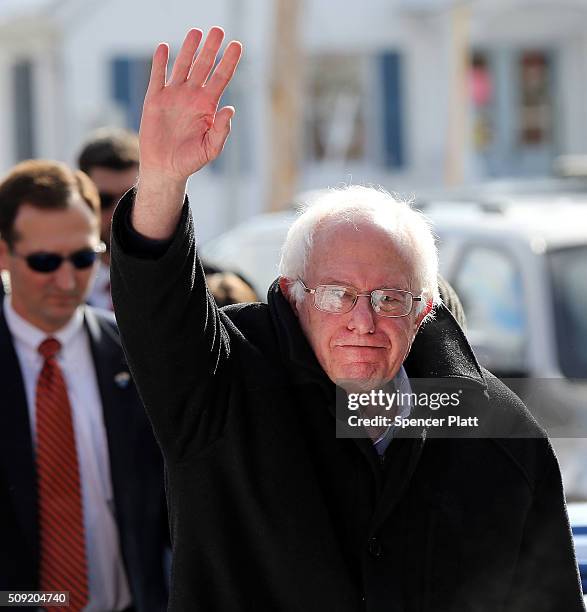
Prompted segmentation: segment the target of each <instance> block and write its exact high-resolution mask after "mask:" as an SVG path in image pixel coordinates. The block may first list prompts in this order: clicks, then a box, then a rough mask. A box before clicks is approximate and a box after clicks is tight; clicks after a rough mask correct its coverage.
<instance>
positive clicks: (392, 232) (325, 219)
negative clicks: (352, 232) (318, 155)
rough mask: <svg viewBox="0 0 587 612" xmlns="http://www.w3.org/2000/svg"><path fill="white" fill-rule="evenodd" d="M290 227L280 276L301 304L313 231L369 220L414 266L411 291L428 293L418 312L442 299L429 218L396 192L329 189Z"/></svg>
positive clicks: (359, 186)
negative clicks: (286, 280)
mask: <svg viewBox="0 0 587 612" xmlns="http://www.w3.org/2000/svg"><path fill="white" fill-rule="evenodd" d="M300 213H301V214H300V215H299V216H298V218H297V219H296V220H295V221H294V223H293V224H292V225H291V227H290V228H289V231H288V233H287V237H286V239H285V242H284V244H283V246H282V249H281V261H280V263H279V274H280V276H282V277H284V278H286V279H288V281H289V284H290V293H291V297H292V299H293V300H294V301H295V302H296V303H297V304H299V303H300V302H301V301H302V300H303V299H304V297H305V296H306V293H305V292H304V289H303V287H302V286H301V283H300V282H299V281H298V279H300V278H302V279H303V278H305V275H306V272H307V269H306V268H307V265H308V260H309V257H310V252H311V250H312V245H313V241H314V235H315V233H316V230H317V229H318V227H319V226H320V225H324V224H326V223H327V224H328V225H331V224H339V223H349V224H353V225H354V224H356V223H357V222H367V223H370V224H373V225H374V226H377V227H380V228H382V229H384V230H385V231H386V232H387V233H388V234H389V237H390V238H391V240H392V241H393V243H394V244H395V245H396V246H397V248H398V250H399V251H400V252H401V253H402V254H403V255H405V260H406V263H407V265H408V266H409V270H410V271H409V273H408V276H409V279H410V291H412V292H413V293H414V294H415V295H420V294H421V295H423V296H424V297H425V300H424V301H422V302H418V303H417V305H418V307H417V312H420V311H421V310H423V309H424V308H425V307H426V302H429V301H432V303H433V304H438V303H440V296H439V292H438V281H437V275H438V251H437V249H436V244H435V241H434V236H433V234H432V231H431V228H430V222H429V220H428V218H427V217H425V216H424V215H423V214H422V213H420V212H418V211H416V210H414V209H413V208H412V207H411V205H410V203H408V202H407V201H405V200H402V199H400V198H397V197H394V196H392V195H391V194H390V193H388V192H387V191H385V190H384V189H383V188H381V187H379V188H374V187H364V186H362V185H348V186H345V187H342V188H337V189H329V190H328V191H325V192H323V193H322V194H320V195H319V196H318V197H317V198H315V199H314V200H313V201H312V202H311V203H309V204H305V205H303V206H302V208H301V210H300Z"/></svg>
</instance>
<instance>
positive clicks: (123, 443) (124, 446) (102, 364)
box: [85, 307, 134, 521]
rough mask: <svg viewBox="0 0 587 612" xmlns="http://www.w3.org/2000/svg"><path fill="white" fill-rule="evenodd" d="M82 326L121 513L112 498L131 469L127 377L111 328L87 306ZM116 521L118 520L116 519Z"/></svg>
mask: <svg viewBox="0 0 587 612" xmlns="http://www.w3.org/2000/svg"><path fill="white" fill-rule="evenodd" d="M85 323H86V328H87V330H88V333H89V338H90V347H91V351H92V358H93V361H94V366H95V370H96V379H97V381H98V387H99V391H100V398H101V400H102V414H103V416H104V425H105V428H106V437H107V441H108V454H109V458H110V476H111V479H112V486H113V491H114V502H115V508H117V510H121V507H120V505H117V504H116V499H117V498H118V499H120V497H119V494H120V493H121V492H123V491H124V490H125V487H127V486H128V478H130V477H131V476H130V474H129V471H130V470H131V469H132V463H131V462H130V461H129V453H130V451H131V449H132V447H133V442H134V440H133V426H132V425H133V424H132V415H131V411H129V410H128V405H127V401H128V399H127V396H126V394H125V387H126V385H127V384H129V383H130V375H129V373H128V366H127V365H126V362H125V361H124V357H123V353H122V349H121V346H120V342H119V340H118V337H117V335H116V333H115V331H114V330H113V329H112V327H111V326H110V325H109V324H108V323H106V322H103V321H101V320H100V319H99V318H98V317H97V316H96V314H95V313H94V312H93V311H92V309H91V308H89V307H86V309H85ZM125 482H126V484H125ZM116 519H117V521H119V519H120V517H119V516H116Z"/></svg>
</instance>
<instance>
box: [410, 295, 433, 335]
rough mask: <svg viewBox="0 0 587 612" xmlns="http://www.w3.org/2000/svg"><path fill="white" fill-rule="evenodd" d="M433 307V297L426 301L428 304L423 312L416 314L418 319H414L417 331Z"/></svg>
mask: <svg viewBox="0 0 587 612" xmlns="http://www.w3.org/2000/svg"><path fill="white" fill-rule="evenodd" d="M433 307H434V302H433V301H432V299H429V300H428V301H427V302H426V306H425V307H424V309H423V310H422V312H419V313H418V314H417V315H416V319H415V321H414V326H415V331H418V329H419V328H420V325H422V321H423V320H424V318H425V317H426V315H428V314H429V313H430V311H431V310H432V308H433Z"/></svg>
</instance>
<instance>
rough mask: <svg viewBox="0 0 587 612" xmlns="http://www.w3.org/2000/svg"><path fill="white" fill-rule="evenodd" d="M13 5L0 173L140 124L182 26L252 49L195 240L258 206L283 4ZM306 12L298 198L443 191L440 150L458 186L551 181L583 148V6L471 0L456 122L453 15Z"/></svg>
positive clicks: (1, 81) (380, 0)
mask: <svg viewBox="0 0 587 612" xmlns="http://www.w3.org/2000/svg"><path fill="white" fill-rule="evenodd" d="M3 4H4V7H3ZM7 4H10V3H9V2H7V0H4V3H2V2H1V1H0V171H2V172H5V171H6V170H7V169H8V168H9V167H10V166H11V165H13V164H14V163H15V162H16V161H18V160H20V159H24V158H28V157H46V158H56V159H62V160H65V161H67V162H70V163H74V162H75V157H76V153H77V151H78V149H79V146H80V143H81V142H82V141H83V140H84V138H85V137H86V136H87V134H88V132H90V131H91V130H92V129H94V128H96V127H99V126H102V125H123V126H127V127H131V128H137V127H138V120H139V118H140V111H141V106H142V99H143V95H144V91H145V87H146V81H147V78H148V70H149V65H150V58H151V53H152V51H153V49H154V47H155V46H156V44H157V43H158V42H159V41H161V40H166V41H168V42H169V43H170V45H171V49H172V54H173V53H175V52H177V49H178V47H179V45H180V44H181V41H182V39H183V36H184V34H185V31H186V30H187V29H188V28H189V27H191V26H194V25H196V26H198V27H202V28H204V29H207V28H209V27H210V26H211V25H214V24H219V25H222V26H223V27H224V28H225V29H226V31H227V36H228V37H230V38H239V39H240V40H242V41H243V42H244V45H245V56H244V59H243V62H242V65H241V66H240V67H239V74H238V78H237V79H236V80H235V82H234V83H233V84H231V86H230V88H229V90H228V92H227V94H226V96H225V100H224V103H230V104H233V105H234V106H235V107H236V108H237V115H236V117H235V120H234V122H233V134H232V135H231V139H230V141H229V144H228V145H227V147H226V150H225V151H224V153H223V155H222V158H221V159H220V160H219V161H218V162H217V163H215V164H214V166H213V167H212V168H209V169H206V170H205V171H203V172H202V173H201V174H200V175H199V176H198V177H197V179H195V180H193V181H192V184H191V185H190V195H191V199H192V205H193V206H194V208H195V209H197V210H198V220H199V224H198V226H199V232H200V238H201V239H203V240H205V239H206V238H209V237H212V236H214V235H216V234H218V233H220V232H221V231H223V230H226V229H228V228H229V227H231V226H232V225H234V224H235V223H237V222H238V221H240V220H242V219H244V218H246V217H248V216H250V215H252V214H254V213H257V212H262V211H263V210H265V209H266V207H267V200H268V189H269V182H270V181H269V178H270V177H269V169H270V163H269V162H270V160H271V159H272V153H273V149H272V146H274V144H273V142H272V137H271V129H270V125H271V122H270V120H269V119H270V117H271V112H272V109H271V100H270V75H271V68H272V64H271V61H272V57H273V56H274V45H275V44H277V43H276V40H275V36H274V32H275V15H276V13H275V0H216V2H214V3H206V4H204V3H198V2H194V1H193V0H168V1H167V2H162V1H161V0H147V1H143V2H140V1H139V0H101V1H98V0H59V1H55V0H36V1H35V0H27V1H26V2H13V5H12V8H11V9H10V10H9V9H8V8H7V6H6V5H7ZM300 4H301V19H300V23H299V36H300V45H301V49H302V54H303V58H304V59H303V64H304V65H303V86H302V87H301V91H300V96H302V108H303V113H302V119H301V121H300V123H299V125H298V129H299V130H301V131H302V132H303V138H302V142H303V151H302V155H301V159H302V163H301V164H300V168H299V172H298V188H299V190H305V189H313V188H319V187H324V186H326V185H335V184H340V183H341V182H349V181H353V182H363V183H380V184H383V185H384V186H385V187H387V188H388V189H390V190H399V191H404V192H405V191H408V192H413V191H417V190H418V189H420V188H429V187H437V186H441V185H443V184H445V183H446V181H447V159H448V158H452V159H453V162H454V161H455V159H456V163H457V164H458V165H460V166H461V171H462V172H461V175H462V177H463V178H464V180H478V179H482V178H491V177H503V176H533V175H544V174H548V173H549V171H550V166H551V162H552V159H553V158H554V157H555V156H556V155H559V154H562V153H587V27H586V26H587V5H585V3H584V2H583V1H581V0H548V1H547V0H545V1H543V2H540V3H538V2H536V1H535V0H507V1H506V0H479V1H477V2H474V3H470V4H467V3H465V5H466V8H467V11H466V12H465V13H463V14H464V15H465V16H466V17H465V19H466V23H464V24H461V25H464V26H465V28H464V30H463V31H464V32H465V34H464V35H465V36H466V42H467V46H468V48H469V49H470V56H471V62H470V64H471V65H470V68H469V69H468V71H467V74H466V90H464V89H463V96H464V97H465V98H466V99H465V100H461V102H464V106H463V108H464V109H465V110H464V111H463V112H461V111H460V110H459V109H460V108H461V107H460V106H455V97H454V91H455V87H457V86H458V84H459V82H458V80H455V77H454V75H455V56H454V43H455V40H454V39H455V14H456V13H455V7H458V6H459V5H456V4H455V3H453V2H451V1H449V0H395V1H392V0H364V1H363V2H361V3H344V5H342V6H341V4H340V3H335V2H333V1H332V0H305V1H304V0H300ZM461 8H462V7H461ZM461 19H462V14H461ZM462 84H463V83H461V85H462ZM457 102H458V100H457ZM460 135H462V138H461V136H460ZM459 139H461V140H462V142H460V143H458V142H457V143H455V140H459ZM459 145H460V146H459ZM455 151H456V153H455Z"/></svg>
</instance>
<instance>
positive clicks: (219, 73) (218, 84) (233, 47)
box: [206, 40, 243, 100]
mask: <svg viewBox="0 0 587 612" xmlns="http://www.w3.org/2000/svg"><path fill="white" fill-rule="evenodd" d="M242 52H243V47H242V45H241V43H239V42H237V41H235V40H233V41H232V42H231V43H230V44H229V45H228V47H226V50H225V51H224V55H223V56H222V59H221V60H220V63H219V64H218V66H216V68H215V70H214V73H213V74H212V77H211V78H210V80H209V81H208V83H207V85H206V89H207V90H208V93H209V94H210V96H212V97H213V99H215V100H219V99H220V96H221V95H222V92H223V91H224V90H225V89H226V86H227V85H228V83H230V80H231V79H232V77H233V75H234V71H235V70H236V67H237V65H238V62H239V60H240V58H241V55H242Z"/></svg>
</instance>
